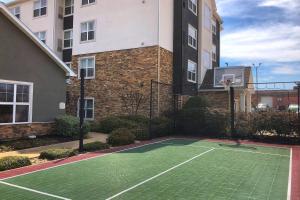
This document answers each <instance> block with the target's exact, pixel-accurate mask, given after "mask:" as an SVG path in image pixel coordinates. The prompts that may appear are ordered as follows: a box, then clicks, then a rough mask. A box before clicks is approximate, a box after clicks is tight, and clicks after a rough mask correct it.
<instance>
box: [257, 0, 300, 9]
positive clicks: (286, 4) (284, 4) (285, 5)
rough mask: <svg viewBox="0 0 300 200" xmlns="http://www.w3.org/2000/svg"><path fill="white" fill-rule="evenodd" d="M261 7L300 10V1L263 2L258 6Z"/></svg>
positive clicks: (279, 0)
mask: <svg viewBox="0 0 300 200" xmlns="http://www.w3.org/2000/svg"><path fill="white" fill-rule="evenodd" d="M258 6H261V7H277V8H282V9H287V10H295V11H296V10H298V8H299V7H300V1H299V0H263V1H262V2H260V3H259V4H258Z"/></svg>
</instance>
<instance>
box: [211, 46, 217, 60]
mask: <svg viewBox="0 0 300 200" xmlns="http://www.w3.org/2000/svg"><path fill="white" fill-rule="evenodd" d="M211 60H212V61H214V62H216V61H217V46H216V45H214V44H213V45H212V51H211Z"/></svg>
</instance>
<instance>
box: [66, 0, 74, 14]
mask: <svg viewBox="0 0 300 200" xmlns="http://www.w3.org/2000/svg"><path fill="white" fill-rule="evenodd" d="M71 2H72V4H71V5H70V6H66V0H64V17H68V16H72V15H74V0H71ZM66 8H71V13H70V14H66Z"/></svg>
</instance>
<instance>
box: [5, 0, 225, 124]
mask: <svg viewBox="0 0 300 200" xmlns="http://www.w3.org/2000/svg"><path fill="white" fill-rule="evenodd" d="M8 7H9V8H10V9H11V12H12V13H13V14H14V15H15V16H16V17H18V18H19V19H20V20H21V21H22V22H23V23H25V24H26V25H27V26H28V27H29V28H30V29H31V30H32V31H33V32H34V33H35V34H36V35H37V36H38V37H39V38H40V39H41V40H43V41H44V42H45V43H46V44H47V45H48V46H49V47H50V48H51V49H53V50H54V51H55V53H56V54H57V55H58V56H59V57H61V58H62V60H63V61H64V62H65V63H67V64H68V65H69V66H70V67H71V68H72V69H73V70H74V71H76V72H77V73H78V74H79V70H80V69H85V72H86V73H85V79H86V86H85V88H86V96H87V99H86V106H85V109H86V118H87V119H91V120H94V119H96V120H98V119H101V118H102V117H104V116H107V115H111V114H120V113H124V112H125V111H124V107H126V105H125V104H127V103H126V102H124V101H126V100H124V97H126V96H130V95H129V94H130V93H142V94H143V96H145V98H146V97H147V96H149V91H150V82H151V80H154V81H159V82H164V83H170V84H174V86H175V87H174V89H175V92H176V93H178V94H189V93H190V92H193V91H191V88H192V90H198V86H199V85H200V84H201V82H202V81H203V78H204V76H205V73H206V70H207V69H212V68H213V67H218V66H219V57H220V55H219V54H220V50H219V49H220V42H219V37H220V36H219V32H220V31H221V24H222V21H221V18H220V17H219V15H218V13H217V8H216V3H215V0H122V1H112V0H16V1H13V2H12V3H9V4H8ZM79 84H80V83H79V75H78V77H77V78H73V79H72V83H71V85H70V86H69V90H68V94H67V97H68V102H69V104H68V105H69V106H68V108H69V112H70V113H73V114H76V113H77V109H76V108H77V104H78V98H79V89H80V88H79ZM186 86H188V87H186ZM157 90H158V92H157V93H159V92H162V91H160V89H159V88H157ZM146 99H147V98H146ZM148 99H149V98H148ZM158 101H159V98H158ZM148 105H149V104H148V102H147V101H145V102H144V105H142V106H141V112H142V114H143V112H144V113H148V112H149V111H148ZM125 110H126V109H125Z"/></svg>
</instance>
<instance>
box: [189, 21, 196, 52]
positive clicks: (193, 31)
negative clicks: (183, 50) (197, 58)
mask: <svg viewBox="0 0 300 200" xmlns="http://www.w3.org/2000/svg"><path fill="white" fill-rule="evenodd" d="M188 44H189V46H190V47H193V48H194V49H197V29H195V28H194V27H193V26H192V25H190V24H189V35H188Z"/></svg>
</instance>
